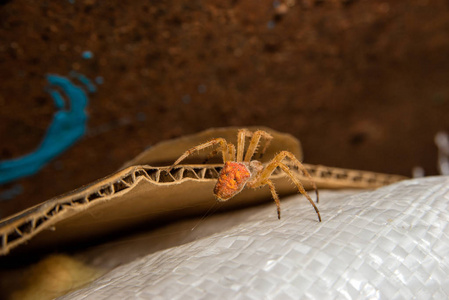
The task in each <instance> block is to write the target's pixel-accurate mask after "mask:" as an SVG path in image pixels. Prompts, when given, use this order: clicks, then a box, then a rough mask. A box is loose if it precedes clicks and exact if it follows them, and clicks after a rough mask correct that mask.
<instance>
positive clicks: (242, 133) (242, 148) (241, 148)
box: [236, 129, 251, 162]
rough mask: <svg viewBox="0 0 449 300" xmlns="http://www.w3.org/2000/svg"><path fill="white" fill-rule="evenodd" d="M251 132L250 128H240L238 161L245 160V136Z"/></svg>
mask: <svg viewBox="0 0 449 300" xmlns="http://www.w3.org/2000/svg"><path fill="white" fill-rule="evenodd" d="M249 134H251V131H249V130H248V129H239V132H238V134H237V160H236V161H237V162H242V161H243V152H244V151H245V138H246V136H247V135H249Z"/></svg>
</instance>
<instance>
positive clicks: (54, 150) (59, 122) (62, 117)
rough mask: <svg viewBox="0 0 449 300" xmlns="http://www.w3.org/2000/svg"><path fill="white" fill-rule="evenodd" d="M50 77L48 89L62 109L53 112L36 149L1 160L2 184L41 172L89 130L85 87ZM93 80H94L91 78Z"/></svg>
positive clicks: (57, 77) (48, 76)
mask: <svg viewBox="0 0 449 300" xmlns="http://www.w3.org/2000/svg"><path fill="white" fill-rule="evenodd" d="M85 79H87V78H86V77H85ZM87 80H88V79H87ZM47 81H48V82H49V84H50V89H48V92H49V94H50V95H51V97H52V98H53V101H54V103H55V106H56V108H57V109H58V111H57V112H56V113H55V114H54V115H53V120H52V122H51V124H50V125H49V127H48V129H47V132H46V134H45V136H44V139H43V140H42V142H41V144H40V145H39V146H38V147H37V149H36V150H35V151H33V152H31V153H30V154H27V155H25V156H22V157H19V158H15V159H11V160H7V161H2V162H0V184H4V183H7V182H11V181H13V180H15V179H18V178H21V177H25V176H30V175H33V174H35V173H37V172H38V171H39V170H40V169H41V168H42V167H43V166H44V165H45V164H46V163H48V162H49V161H50V160H51V159H53V158H54V157H56V156H58V155H59V154H61V153H62V152H64V151H65V150H66V149H67V148H69V147H70V146H72V145H73V144H74V143H75V142H76V141H78V140H79V139H80V138H81V137H82V136H83V135H84V134H85V132H86V129H87V115H86V112H85V108H86V106H87V103H88V98H87V95H86V93H85V92H84V90H83V89H82V88H80V87H78V86H76V85H74V84H73V83H72V82H71V81H70V80H69V79H67V78H65V77H62V76H59V75H54V74H49V75H47ZM80 81H82V80H80ZM82 82H83V81H82ZM83 83H84V82H83ZM89 84H91V83H90V81H89ZM91 85H92V84H91ZM51 87H57V88H59V89H61V90H62V91H63V92H64V93H65V95H67V97H68V99H69V102H70V103H65V102H66V101H65V99H64V97H62V95H61V93H60V92H59V91H58V90H55V89H52V88H51Z"/></svg>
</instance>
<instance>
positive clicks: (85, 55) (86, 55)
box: [81, 51, 94, 59]
mask: <svg viewBox="0 0 449 300" xmlns="http://www.w3.org/2000/svg"><path fill="white" fill-rule="evenodd" d="M81 56H82V57H83V58H84V59H92V58H93V57H94V54H93V53H92V51H84V52H83V53H82V54H81Z"/></svg>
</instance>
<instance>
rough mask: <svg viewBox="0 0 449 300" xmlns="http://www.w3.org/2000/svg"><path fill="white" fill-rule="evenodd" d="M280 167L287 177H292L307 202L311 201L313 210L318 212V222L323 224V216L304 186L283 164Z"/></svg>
mask: <svg viewBox="0 0 449 300" xmlns="http://www.w3.org/2000/svg"><path fill="white" fill-rule="evenodd" d="M279 167H280V168H281V169H282V171H284V172H285V173H287V175H288V176H289V177H290V179H291V180H292V181H293V182H294V183H295V185H296V187H297V188H298V190H299V192H300V193H301V194H303V195H304V196H305V197H306V198H307V200H309V202H310V204H312V206H313V208H314V209H315V211H316V214H317V215H318V220H319V221H320V222H321V216H320V211H319V210H318V207H316V205H315V203H314V202H313V200H312V198H310V196H309V194H307V192H306V190H305V189H304V186H303V185H302V183H301V181H299V180H298V178H296V176H295V174H293V172H292V171H291V170H290V169H289V167H287V166H286V165H285V164H283V163H279Z"/></svg>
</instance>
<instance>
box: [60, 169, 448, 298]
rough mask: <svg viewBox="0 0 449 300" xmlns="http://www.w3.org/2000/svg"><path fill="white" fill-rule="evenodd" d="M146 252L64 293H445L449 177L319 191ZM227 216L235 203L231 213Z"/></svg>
mask: <svg viewBox="0 0 449 300" xmlns="http://www.w3.org/2000/svg"><path fill="white" fill-rule="evenodd" d="M281 202H282V219H281V220H280V221H279V220H277V218H276V213H275V207H274V204H273V205H267V206H261V207H260V208H258V209H257V210H256V211H255V212H253V213H252V215H251V216H249V217H248V219H246V220H245V221H244V222H240V223H238V224H235V226H233V227H231V228H228V229H226V230H224V231H222V232H220V233H216V234H214V235H211V236H208V237H206V238H202V239H199V240H197V241H194V242H191V243H188V244H184V245H181V246H178V247H174V248H170V249H166V250H163V251H160V252H156V253H153V254H151V255H148V256H145V257H143V258H140V259H138V260H135V261H133V262H131V263H128V264H126V265H123V266H121V267H118V268H116V269H114V270H113V271H111V272H109V273H108V274H106V275H105V276H103V277H102V278H100V279H98V280H97V281H95V282H93V283H92V284H90V285H89V286H87V287H85V288H83V289H80V290H78V291H75V292H73V293H71V294H69V295H66V296H64V297H62V299H121V300H124V299H298V298H306V299H368V298H370V299H373V298H374V299H376V298H381V299H412V298H418V299H447V298H448V297H449V261H448V260H447V257H449V226H448V222H449V212H448V211H449V210H448V204H449V178H448V177H433V178H424V179H415V180H409V181H404V182H401V183H397V184H394V185H390V186H387V187H384V188H381V189H378V190H376V191H366V192H360V191H344V192H338V191H322V193H321V203H320V204H319V208H320V210H321V214H322V217H323V222H322V223H318V222H317V220H316V215H315V213H314V211H313V209H312V208H311V206H310V204H309V203H307V201H305V199H304V198H303V197H300V196H294V197H289V198H285V199H282V200H281ZM230 217H232V213H231V214H230Z"/></svg>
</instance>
